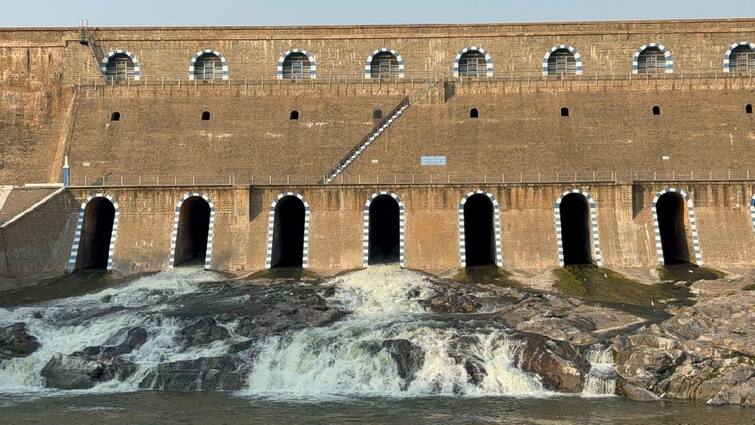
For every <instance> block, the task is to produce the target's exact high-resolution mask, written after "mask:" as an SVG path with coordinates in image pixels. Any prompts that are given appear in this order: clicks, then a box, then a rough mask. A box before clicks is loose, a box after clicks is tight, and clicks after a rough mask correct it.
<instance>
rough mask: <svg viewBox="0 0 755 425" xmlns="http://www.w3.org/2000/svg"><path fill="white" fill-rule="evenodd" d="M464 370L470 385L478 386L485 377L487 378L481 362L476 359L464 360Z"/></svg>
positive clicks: (486, 372)
mask: <svg viewBox="0 0 755 425" xmlns="http://www.w3.org/2000/svg"><path fill="white" fill-rule="evenodd" d="M464 370H466V371H467V377H468V380H469V382H470V383H471V384H474V385H480V384H482V381H484V380H485V377H486V376H488V371H487V370H485V366H483V364H482V362H481V361H479V360H477V359H466V360H465V361H464Z"/></svg>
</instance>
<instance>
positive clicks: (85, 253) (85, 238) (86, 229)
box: [76, 197, 115, 270]
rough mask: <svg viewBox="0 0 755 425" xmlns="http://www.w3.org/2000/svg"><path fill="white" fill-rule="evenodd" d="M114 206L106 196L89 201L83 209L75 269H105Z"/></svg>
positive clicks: (111, 231) (113, 218) (111, 232)
mask: <svg viewBox="0 0 755 425" xmlns="http://www.w3.org/2000/svg"><path fill="white" fill-rule="evenodd" d="M114 221H115V206H113V203H112V202H110V201H109V200H108V199H106V198H102V197H97V198H94V199H92V200H91V201H89V203H88V204H87V206H86V208H85V210H84V222H83V223H82V226H81V242H80V245H79V252H78V255H77V257H76V269H77V270H81V269H95V270H105V269H107V263H108V258H109V256H110V238H111V237H112V234H113V223H114Z"/></svg>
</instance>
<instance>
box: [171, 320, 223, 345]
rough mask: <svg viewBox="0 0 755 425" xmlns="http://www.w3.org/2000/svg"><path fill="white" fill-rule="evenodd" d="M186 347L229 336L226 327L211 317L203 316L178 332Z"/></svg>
mask: <svg viewBox="0 0 755 425" xmlns="http://www.w3.org/2000/svg"><path fill="white" fill-rule="evenodd" d="M178 334H179V336H180V338H181V339H182V340H183V342H184V344H185V345H186V346H187V347H193V346H196V345H205V344H209V343H211V342H214V341H221V340H224V339H227V338H228V337H229V333H228V329H226V328H224V327H223V326H220V325H219V324H218V322H217V321H216V320H215V319H213V318H212V317H204V318H202V319H199V320H197V321H196V322H194V323H192V324H191V325H189V326H186V327H185V328H183V329H181V330H180V331H179V332H178Z"/></svg>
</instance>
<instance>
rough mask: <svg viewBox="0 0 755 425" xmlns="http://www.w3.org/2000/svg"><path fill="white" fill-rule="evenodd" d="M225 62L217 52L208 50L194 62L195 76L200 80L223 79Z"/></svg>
mask: <svg viewBox="0 0 755 425" xmlns="http://www.w3.org/2000/svg"><path fill="white" fill-rule="evenodd" d="M223 75H224V73H223V62H222V60H221V58H220V56H218V55H217V54H216V53H213V52H206V53H203V54H202V55H200V56H199V57H198V58H197V59H196V61H195V62H194V78H195V79H196V80H199V81H212V80H222V79H224V77H223Z"/></svg>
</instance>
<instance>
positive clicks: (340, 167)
mask: <svg viewBox="0 0 755 425" xmlns="http://www.w3.org/2000/svg"><path fill="white" fill-rule="evenodd" d="M441 81H442V78H441V77H436V78H434V79H432V80H431V81H429V82H427V83H425V84H424V85H422V86H421V87H419V88H418V89H417V90H415V91H414V92H412V93H410V94H409V95H408V96H406V97H405V98H404V99H402V100H401V103H399V104H398V105H397V106H396V107H395V108H393V110H392V111H391V112H390V113H389V114H387V115H386V116H385V117H383V119H382V120H380V122H379V123H378V124H377V125H376V126H375V127H374V128H373V129H372V131H370V132H369V133H367V135H366V136H364V137H363V138H362V140H360V141H359V143H357V144H356V146H354V147H353V148H352V149H351V150H350V151H349V152H348V153H347V154H346V155H345V156H344V157H343V158H341V160H340V161H338V163H337V164H336V165H335V166H334V167H333V168H332V169H331V170H330V172H329V173H328V174H327V175H326V176H325V178H324V179H323V180H322V183H323V184H329V183H331V182H332V181H333V180H334V179H335V178H336V177H338V175H339V174H341V173H342V172H343V171H344V170H345V169H346V167H347V166H348V165H349V164H350V163H351V162H353V161H354V160H355V159H356V157H357V156H359V151H360V150H364V149H365V146H366V145H369V144H370V143H372V142H374V141H375V139H377V138H378V137H380V135H381V134H382V133H383V132H385V130H387V128H388V126H387V124H388V123H392V122H393V121H394V120H395V118H397V117H398V116H400V114H402V113H403V112H404V111H405V110H406V109H407V108H409V107H410V106H411V105H413V104H414V103H416V102H418V101H420V100H421V99H423V98H424V97H425V96H427V94H428V93H430V90H432V88H433V87H435V86H436V85H437V84H438V83H439V82H441ZM370 138H372V139H373V140H370ZM352 157H353V158H352Z"/></svg>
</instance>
